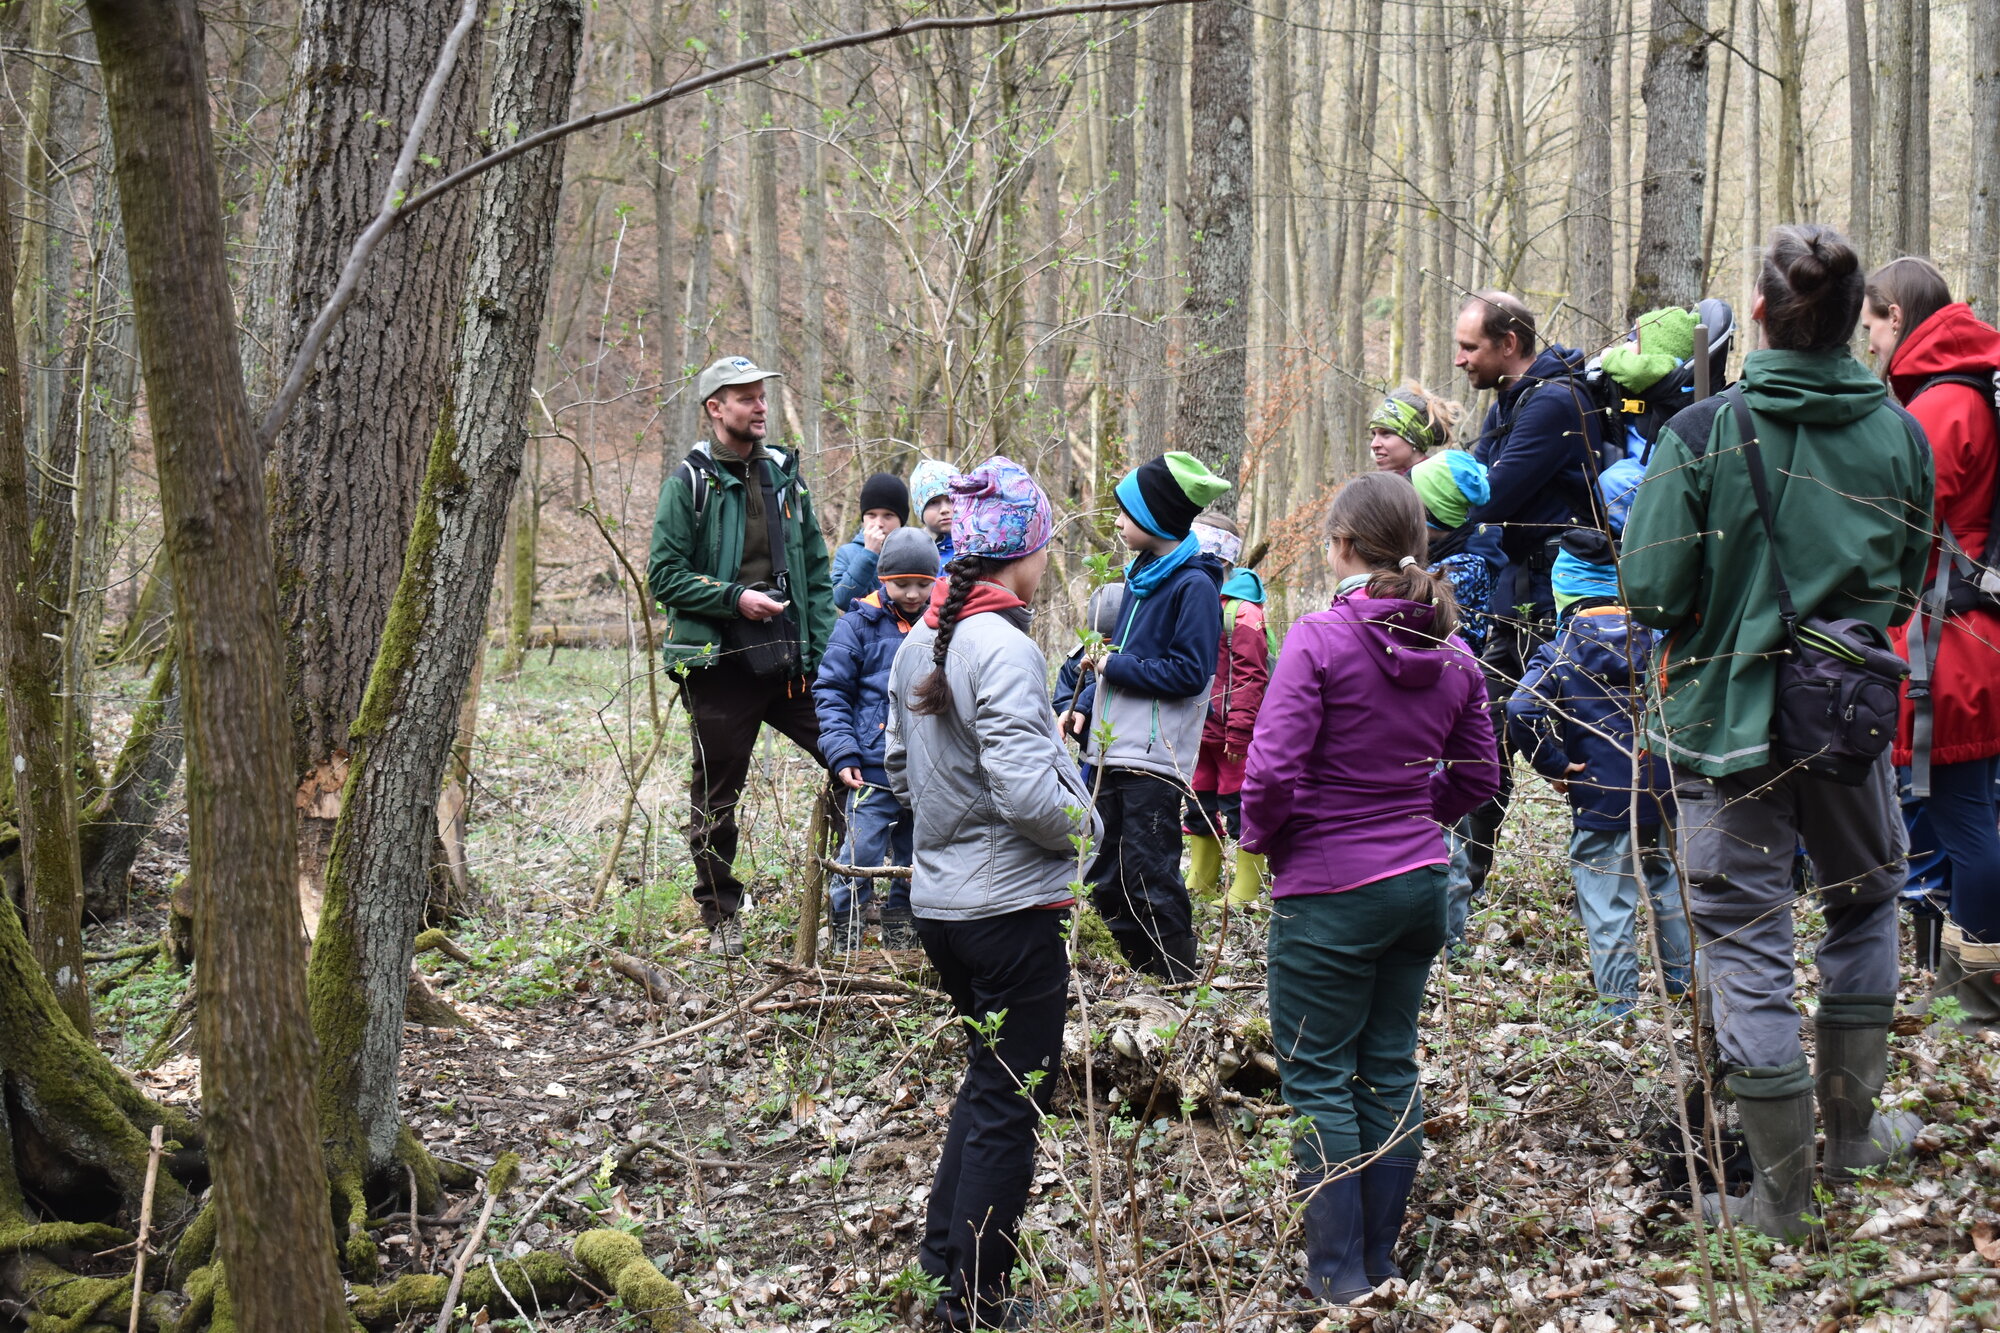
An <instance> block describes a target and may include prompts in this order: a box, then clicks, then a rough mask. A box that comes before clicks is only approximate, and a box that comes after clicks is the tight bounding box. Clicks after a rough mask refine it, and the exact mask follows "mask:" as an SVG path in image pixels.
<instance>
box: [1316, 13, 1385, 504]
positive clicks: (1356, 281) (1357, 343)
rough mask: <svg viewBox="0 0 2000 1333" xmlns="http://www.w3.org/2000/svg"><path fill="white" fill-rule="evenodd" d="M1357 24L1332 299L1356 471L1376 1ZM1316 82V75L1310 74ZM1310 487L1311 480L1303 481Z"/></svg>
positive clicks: (1366, 388)
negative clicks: (1342, 240) (1343, 222)
mask: <svg viewBox="0 0 2000 1333" xmlns="http://www.w3.org/2000/svg"><path fill="white" fill-rule="evenodd" d="M1356 8H1357V10H1358V11H1359V12H1358V14H1357V17H1358V18H1359V20H1360V22H1359V25H1358V27H1357V30H1356V32H1355V41H1356V42H1357V43H1359V45H1360V50H1359V51H1358V52H1357V55H1358V57H1359V60H1358V63H1357V68H1356V71H1355V79H1354V84H1355V87H1354V104H1353V105H1352V107H1350V108H1349V114H1348V122H1347V123H1348V127H1349V132H1350V133H1351V135H1352V137H1353V141H1354V145H1355V149H1354V156H1353V159H1352V168H1351V170H1350V171H1349V173H1348V178H1347V196H1348V199H1349V200H1350V201H1351V202H1350V203H1349V205H1348V213H1349V216H1350V221H1349V223H1348V227H1347V257H1346V258H1345V259H1343V260H1342V261H1341V264H1340V270H1341V273H1342V275H1343V278H1344V280H1343V282H1342V284H1341V287H1342V293H1341V295H1340V297H1339V299H1338V309H1339V311H1340V315H1341V318H1342V320H1343V321H1344V325H1343V327H1342V330H1341V344H1340V364H1341V365H1342V366H1343V367H1345V368H1346V370H1347V373H1348V374H1349V375H1352V376H1353V377H1354V378H1353V379H1352V380H1350V381H1349V382H1348V385H1347V392H1346V394H1345V395H1344V399H1345V405H1346V410H1345V411H1343V412H1341V413H1340V414H1339V415H1338V416H1337V417H1335V418H1334V420H1335V421H1337V422H1338V423H1339V426H1340V438H1341V439H1342V440H1343V441H1344V442H1345V443H1346V450H1345V454H1346V456H1345V457H1343V458H1341V459H1340V463H1341V465H1342V466H1345V467H1359V466H1360V465H1361V456H1360V455H1359V453H1358V452H1357V451H1358V450H1360V449H1361V448H1362V444H1363V441H1364V440H1365V438H1366V431H1365V428H1366V425H1367V422H1368V412H1369V409H1371V408H1372V407H1374V405H1375V404H1374V401H1373V399H1374V384H1373V382H1372V381H1370V380H1369V378H1368V365H1367V359H1366V347H1367V344H1366V343H1365V342H1364V340H1363V337H1364V335H1365V334H1366V332H1367V319H1366V315H1367V311H1368V298H1369V296H1370V292H1369V288H1370V286H1372V284H1373V279H1374V276H1375V275H1374V269H1373V266H1372V265H1370V264H1369V263H1368V222H1369V219H1370V218H1372V217H1373V216H1374V211H1375V210H1374V208H1373V207H1372V202H1373V201H1372V196H1373V194H1374V190H1373V188H1372V185H1373V180H1374V175H1375V173H1374V171H1373V170H1372V168H1371V166H1370V164H1371V163H1373V161H1374V160H1375V159H1374V150H1375V112H1376V105H1377V103H1378V102H1379V101H1380V100H1381V94H1382V12H1383V4H1382V0H1360V3H1359V4H1358V5H1357V6H1356ZM1315 77H1317V71H1315ZM1307 480H1308V481H1313V482H1316V481H1317V480H1318V478H1317V477H1308V478H1307Z"/></svg>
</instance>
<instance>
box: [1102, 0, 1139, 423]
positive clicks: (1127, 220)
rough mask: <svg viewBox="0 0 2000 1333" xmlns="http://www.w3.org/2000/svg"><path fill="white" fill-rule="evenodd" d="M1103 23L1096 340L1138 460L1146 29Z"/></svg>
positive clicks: (1120, 20) (1107, 384) (1112, 416)
mask: <svg viewBox="0 0 2000 1333" xmlns="http://www.w3.org/2000/svg"><path fill="white" fill-rule="evenodd" d="M1104 22H1105V23H1106V25H1107V27H1108V31H1107V32H1106V33H1105V38H1104V44H1103V50H1104V106H1103V108H1102V109H1103V113H1104V165H1105V175H1104V177H1103V185H1102V187H1101V191H1100V193H1099V196H1098V225H1099V226H1100V227H1102V228H1103V229H1104V231H1103V236H1102V238H1101V243H1102V244H1103V246H1104V247H1105V257H1106V262H1105V266H1104V269H1103V280H1104V287H1103V290H1104V296H1103V299H1102V301H1101V302H1100V304H1099V306H1098V309H1097V311H1096V314H1097V330H1098V333H1097V341H1098V346H1099V348H1100V349H1101V351H1100V356H1101V360H1100V362H1099V373H1098V384H1099V385H1100V386H1101V391H1102V392H1103V394H1104V396H1105V402H1106V404H1107V425H1108V426H1109V427H1110V437H1111V438H1112V439H1113V440H1115V441H1116V443H1117V446H1118V448H1119V449H1120V450H1122V451H1123V453H1122V456H1123V457H1124V458H1126V459H1128V460H1129V459H1131V458H1132V457H1133V454H1132V430H1133V411H1132V408H1133V396H1134V395H1133V392H1132V387H1133V386H1132V383H1131V378H1132V374H1133V365H1132V361H1133V350H1134V349H1133V342H1134V339H1133V338H1132V336H1131V324H1130V322H1129V315H1130V313H1131V310H1132V304H1133V301H1134V298H1135V295H1136V293H1135V292H1134V290H1133V288H1134V282H1133V279H1134V277H1135V273H1134V259H1135V258H1136V255H1135V252H1136V250H1137V248H1138V247H1139V245H1141V244H1142V243H1143V242H1142V240H1141V233H1140V231H1139V228H1138V227H1136V226H1135V225H1134V218H1133V210H1134V206H1135V204H1136V202H1137V199H1138V195H1137V184H1138V180H1137V178H1138V175H1139V153H1138V141H1137V133H1136V131H1137V128H1138V126H1137V120H1138V98H1139V83H1138V78H1139V34H1138V33H1136V32H1134V31H1133V30H1132V28H1131V26H1130V24H1129V23H1128V22H1127V20H1126V18H1125V16H1124V15H1122V14H1114V15H1110V16H1108V17H1107V18H1106V19H1105V20H1104Z"/></svg>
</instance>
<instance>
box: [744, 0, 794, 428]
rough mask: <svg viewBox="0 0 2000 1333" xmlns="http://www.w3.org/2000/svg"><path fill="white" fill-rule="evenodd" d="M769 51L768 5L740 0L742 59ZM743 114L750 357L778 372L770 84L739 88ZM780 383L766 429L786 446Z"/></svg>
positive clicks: (780, 352) (775, 203) (751, 81)
mask: <svg viewBox="0 0 2000 1333" xmlns="http://www.w3.org/2000/svg"><path fill="white" fill-rule="evenodd" d="M770 49H771V25H770V4H769V0H744V3H743V43H742V50H743V56H744V58H745V59H748V58H749V57H750V56H753V55H757V54H759V53H761V52H764V51H768V50H770ZM743 113H744V119H745V121H746V123H747V127H748V129H749V135H748V137H747V138H746V140H745V142H744V156H745V157H746V158H748V159H749V161H748V165H749V168H750V179H749V182H748V184H749V187H750V192H749V198H748V199H746V200H745V201H744V207H745V209H746V210H747V211H748V214H749V216H748V217H747V218H746V219H745V221H746V222H747V223H748V224H749V225H748V227H747V228H746V230H747V231H748V233H749V241H750V255H749V269H750V357H751V359H752V360H753V361H755V362H756V363H757V364H758V365H760V366H762V367H764V368H765V369H766V370H778V369H781V368H782V362H783V349H782V348H781V346H780V345H779V338H780V336H781V334H780V332H779V314H780V311H779V307H778V300H779V295H778V293H779V284H778V263H779V260H778V134H777V128H776V126H775V124H774V122H773V117H772V112H771V85H770V82H769V81H768V80H767V79H766V78H764V77H761V76H760V77H757V78H753V79H749V80H747V81H746V82H745V83H744V85H743ZM781 385H782V381H780V382H779V383H778V384H773V385H771V386H770V387H771V389H772V393H771V395H770V412H769V416H768V421H767V424H768V426H769V428H770V439H771V441H772V442H773V443H779V444H782V443H789V441H787V440H786V431H787V430H788V429H789V428H790V427H791V425H792V423H790V422H788V421H786V420H785V413H784V403H785V397H784V394H783V392H782V391H781Z"/></svg>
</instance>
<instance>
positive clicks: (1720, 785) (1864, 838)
mask: <svg viewBox="0 0 2000 1333" xmlns="http://www.w3.org/2000/svg"><path fill="white" fill-rule="evenodd" d="M1674 779H1675V781H1674V798H1675V800H1676V801H1677V802H1678V804H1679V806H1680V821H1679V825H1678V829H1677V833H1678V837H1677V841H1678V846H1679V852H1680V857H1681V867H1682V873H1683V875H1684V877H1685V880H1686V884H1687V890H1688V904H1689V914H1690V915H1691V916H1692V917H1693V920H1694V927H1695V939H1696V941H1697V943H1698V945H1699V952H1698V954H1697V959H1698V962H1699V967H1700V977H1701V985H1702V990H1703V992H1704V994H1705V995H1706V997H1707V1000H1708V1004H1709V1012H1710V1014H1711V1015H1712V1016H1713V1018H1714V1021H1715V1030H1716V1044H1717V1046H1718V1047H1719V1048H1720V1053H1721V1056H1722V1058H1723V1060H1724V1061H1725V1062H1727V1063H1728V1064H1731V1065H1736V1066H1740V1067H1743V1068H1748V1069H1772V1068H1776V1067H1778V1066H1781V1065H1787V1064H1790V1063H1792V1062H1793V1061H1795V1060H1797V1059H1799V1058H1800V1056H1801V1055H1802V1054H1803V1048H1802V1047H1801V1046H1800V1044H1799V1014H1798V1010H1797V1009H1796V1008H1795V1007H1794V1005H1793V1000H1792V989H1793V987H1792V976H1793V969H1794V968H1795V966H1796V963H1797V957H1796V950H1795V947H1794V944H1793V939H1792V908H1793V905H1794V904H1795V903H1796V902H1797V901H1798V892H1797V889H1796V886H1795V884H1794V881H1793V878H1792V860H1793V857H1794V855H1795V853H1796V849H1797V848H1798V847H1799V846H1800V844H1803V845H1804V847H1805V852H1806V855H1807V857H1809V858H1810V859H1811V861H1812V867H1813V872H1814V875H1815V877H1816V878H1817V879H1818V882H1819V887H1818V890H1817V892H1818V893H1819V895H1820V899H1821V909H1822V910H1823V911H1824V913H1825V915H1826V935H1825V937H1824V938H1822V939H1821V940H1820V942H1819V950H1818V952H1817V953H1816V954H1815V956H1814V960H1813V961H1814V962H1815V963H1816V964H1817V966H1818V967H1819V977H1820V991H1821V992H1822V993H1823V994H1829V995H1832V994H1845V995H1853V994H1864V995H1893V994H1894V993H1895V991H1896V976H1897V956H1896V895H1897V892H1898V890H1900V889H1901V888H1902V885H1903V879H1904V873H1905V872H1904V858H1905V856H1906V855H1907V853H1908V850H1909V835H1908V833H1907V832H1906V831H1905V829H1904V826H1903V819H1902V814H1901V811H1900V809H1899V807H1898V806H1897V803H1896V785H1895V780H1894V777H1893V774H1892V771H1891V769H1890V767H1889V756H1888V755H1886V754H1885V755H1883V756H1882V760H1881V762H1880V764H1878V765H1877V767H1876V769H1875V771H1874V772H1873V773H1872V774H1870V775H1869V779H1868V781H1867V783H1866V784H1865V785H1863V786H1859V787H1846V786H1842V785H1841V784H1839V783H1836V782H1829V781H1827V780H1825V779H1823V778H1816V777H1813V776H1811V775H1810V774H1807V773H1804V772H1801V771H1799V770H1797V769H1779V768H1773V767H1765V768H1754V769H1750V770H1748V771H1747V772H1742V773H1732V774H1730V775H1729V776H1728V777H1726V778H1719V779H1709V778H1705V777H1702V776H1701V775H1700V774H1697V773H1692V772H1688V771H1686V770H1684V769H1676V770H1675V773H1674Z"/></svg>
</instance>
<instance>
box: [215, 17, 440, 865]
mask: <svg viewBox="0 0 2000 1333" xmlns="http://www.w3.org/2000/svg"><path fill="white" fill-rule="evenodd" d="M455 15H456V7H455V6H453V5H450V4H438V3H432V2H431V0H359V2H357V0H305V4H304V6H303V12H302V13H301V15H300V20H299V45H298V50H297V52H296V54H295V55H294V57H293V61H292V70H291V85H292V87H293V89H294V93H293V96H292V99H291V102H290V104H289V107H288V109H287V112H286V118H285V123H286V126H287V129H286V133H285V136H284V138H283V140H282V142H281V143H280V145H279V150H278V162H277V172H276V174H275V176H274V177H273V179H272V183H271V188H270V191H269V192H268V194H267V195H266V199H265V204H264V212H263V217H264V224H263V227H262V229H261V231H260V234H259V237H258V244H259V247H260V249H261V250H262V251H263V253H264V256H265V267H264V268H263V270H262V271H261V273H260V281H259V285H258V291H257V297H258V301H259V306H260V307H261V308H259V309H257V310H255V311H254V312H253V316H252V322H253V324H255V325H261V327H262V329H263V342H264V344H265V345H266V346H267V348H268V349H269V355H270V356H271V358H272V359H273V363H274V364H273V367H272V370H273V375H274V377H275V375H281V374H282V373H283V369H284V367H286V366H288V365H289V364H290V363H291V360H292V358H293V356H294V355H295V354H296V353H297V351H298V348H299V344H300V343H301V342H302V341H303V340H304V338H305V334H306V330H307V329H308V328H309V327H310V325H311V324H312V321H313V318H314V316H315V315H317V314H318V312H319V309H320V306H321V305H322V304H323V303H324V302H325V300H326V298H327V297H328V296H329V295H330V294H331V293H332V291H333V288H334V283H335V281H336V280H337V279H338V277H339V274H340V270H341V267H342V265H343V264H344V263H345V261H346V259H347V254H348V251H349V250H350V249H351V248H352V246H353V244H354V241H355V239H356V238H357V237H358V236H359V235H360V233H361V232H362V230H363V229H364V228H365V227H366V226H367V225H368V223H369V221H370V220H371V219H372V218H373V217H374V215H375V213H376V211H377V210H378V209H379V208H380V207H381V205H382V196H383V192H384V191H385V190H386V189H387V187H388V182H389V176H390V172H391V169H392V168H393V167H394V165H395V159H396V155H397V152H398V150H399V149H400V148H401V146H402V142H403V137H404V135H405V133H406V132H407V128H408V126H409V123H410V119H411V117H412V115H413V114H414V112H415V110H416V106H417V102H418V99H419V96H420V94H421V93H422V91H423V88H424V85H425V83H426V82H427V81H428V80H429V78H430V75H431V71H432V70H433V68H434V67H435V66H436V63H437V57H438V53H439V51H440V50H441V49H442V47H443V45H444V40H445V36H446V34H447V33H448V32H450V30H451V27H452V23H453V20H454V18H455ZM477 67H478V64H477V62H476V61H473V60H461V61H459V62H458V65H457V67H456V69H454V71H453V73H452V76H451V80H450V83H449V85H448V86H447V87H446V90H445V95H444V99H443V101H442V102H441V103H440V105H439V107H438V110H437V115H436V116H435V118H434V119H433V120H432V122H431V128H430V131H429V133H428V134H427V135H426V136H425V141H424V144H423V151H424V152H425V153H427V154H429V155H430V156H431V157H432V158H433V159H435V160H438V161H439V162H440V163H441V164H442V165H443V166H444V167H446V168H449V167H451V166H454V165H456V164H457V160H458V159H464V158H466V157H468V156H469V151H470V147H471V143H472V128H473V125H472V103H473V90H474V87H475V85H476V84H477V77H476V76H477ZM472 203H473V199H472V195H471V194H470V192H465V191H461V192H460V193H458V194H456V195H453V196H449V197H447V198H445V199H442V200H440V201H439V202H438V203H437V204H436V205H434V206H432V207H431V208H426V209H424V210H423V211H422V212H420V213H418V214H417V215H416V216H415V217H414V218H412V219H411V220H410V221H408V222H406V223H404V224H403V225H401V226H399V227H397V228H396V229H395V230H394V231H392V232H390V233H389V235H388V236H387V237H386V238H385V239H384V240H383V242H382V245H381V248H380V249H378V250H377V251H376V253H375V257H374V261H373V262H372V263H371V264H370V265H369V267H368V271H367V273H366V274H365V275H364V276H363V278H362V280H361V281H362V288H361V291H360V293H359V295H357V296H356V297H355V300H354V304H353V306H352V307H351V308H350V309H349V310H348V312H347V316H346V317H345V318H344V319H342V320H341V322H340V323H339V324H338V325H337V326H336V327H335V328H334V330H333V333H332V336H331V337H329V338H328V339H327V342H326V347H325V348H324V350H323V351H322V352H321V353H320V359H319V370H318V371H317V373H316V374H315V375H314V376H313V379H312V380H311V382H310V383H309V384H308V385H307V386H306V391H305V394H304V396H302V397H301V398H300V399H299V403H298V406H297V408H296V409H294V411H293V412H292V415H291V418H290V420H288V421H287V422H286V423H285V425H284V427H283V429H282V430H280V431H279V433H278V438H277V440H276V442H275V444H274V446H273V448H272V451H271V459H270V467H271V530H272V542H273V545H274V546H275V548H276V551H277V558H278V594H279V598H280V613H281V615H282V618H283V619H282V623H283V626H284V631H285V651H286V658H285V682H286V685H287V691H286V693H287V696H288V698H289V700H290V703H291V709H292V738H293V750H292V761H293V766H294V769H295V772H296V774H297V776H298V778H300V779H302V780H309V779H311V778H312V777H313V776H314V775H315V774H317V775H318V776H319V778H320V779H322V780H321V782H320V785H321V786H322V787H324V786H328V785H336V786H337V777H336V776H335V774H334V773H333V772H332V771H329V770H330V769H331V768H332V766H333V764H334V761H335V760H336V758H337V756H339V755H341V754H343V753H344V752H345V751H346V749H347V729H348V726H349V725H350V724H351V723H352V722H353V721H354V718H355V717H356V715H357V714H359V713H360V711H361V695H362V692H363V690H365V689H366V688H367V684H368V669H369V664H370V663H371V662H372V661H373V660H374V657H375V646H376V641H377V639H378V638H379V637H380V635H381V633H382V624H383V621H384V620H385V619H386V618H387V616H388V613H389V599H390V597H391V595H392V594H393V593H394V591H395V587H396V572H397V570H398V568H399V567H400V557H401V555H402V550H403V541H404V538H405V537H406V536H407V535H408V534H409V530H410V519H411V515H412V513H413V512H414V509H415V506H416V499H417V485H418V482H419V480H420V479H421V478H422V475H423V467H424V457H425V454H426V452H427V450H428V449H429V446H430V440H431V433H432V431H433V429H434V428H435V426H436V423H437V420H438V411H439V408H440V405H441V404H442V402H443V397H444V388H445V385H446V384H447V383H448V381H449V379H450V373H451V356H452V332H453V324H454V321H455V320H456V319H457V316H458V298H459V293H460V291H461V290H462V288H463V284H464V274H465V268H464V259H463V256H464V254H465V244H466V237H467V234H468V232H467V228H468V226H469V224H470V220H471V216H472ZM308 817H309V818H312V817H313V816H308ZM311 870H312V867H310V866H309V867H308V871H309V873H310V872H311Z"/></svg>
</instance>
